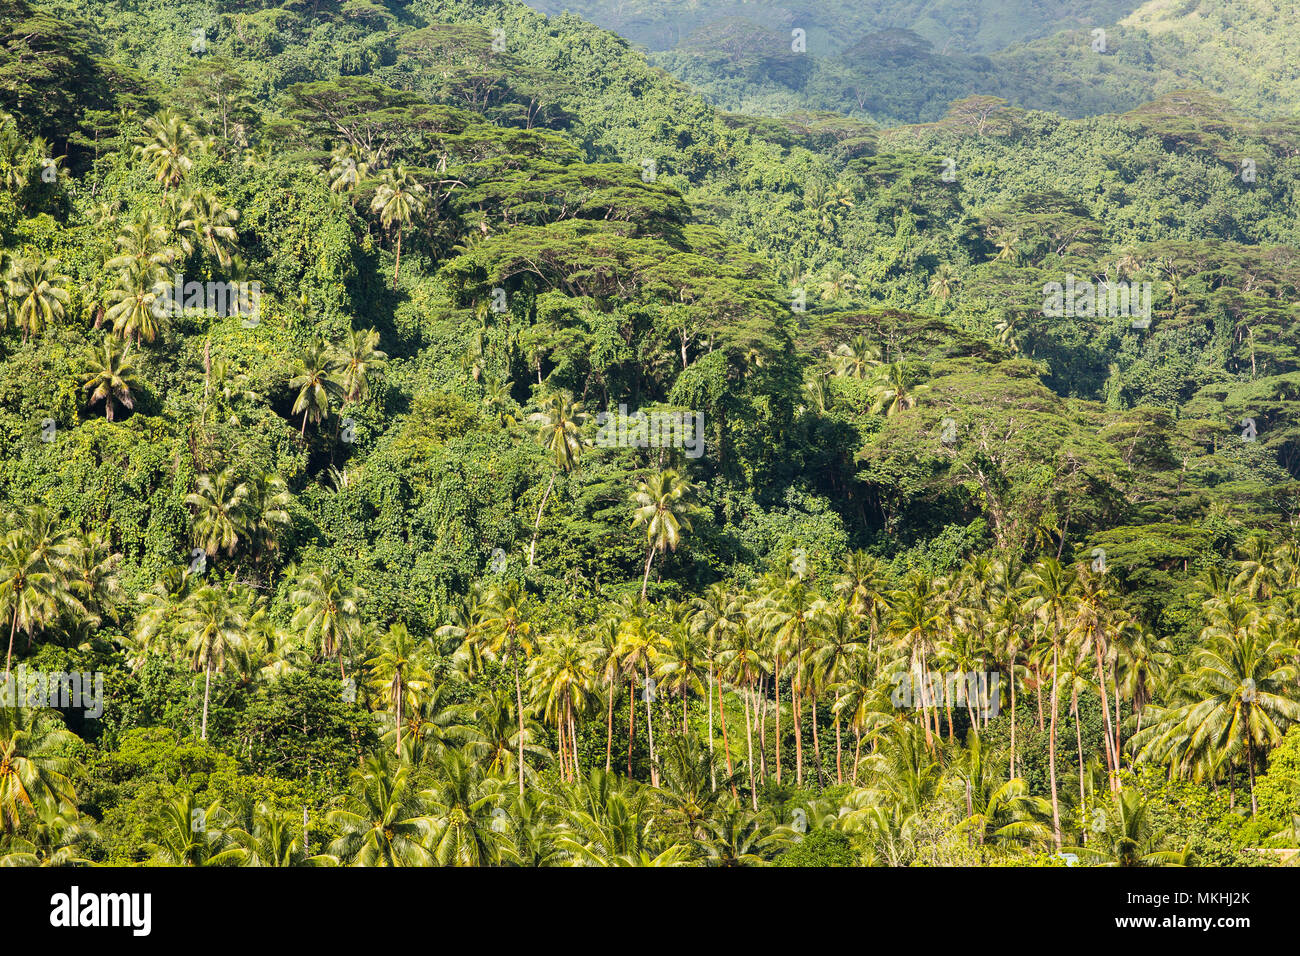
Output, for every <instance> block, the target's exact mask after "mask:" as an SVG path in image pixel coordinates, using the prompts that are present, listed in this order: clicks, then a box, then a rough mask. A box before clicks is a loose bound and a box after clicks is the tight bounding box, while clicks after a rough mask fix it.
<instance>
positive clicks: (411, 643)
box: [366, 623, 433, 756]
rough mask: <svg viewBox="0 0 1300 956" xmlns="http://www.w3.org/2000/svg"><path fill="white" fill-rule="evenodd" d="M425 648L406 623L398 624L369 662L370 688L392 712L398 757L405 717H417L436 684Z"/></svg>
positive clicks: (386, 635)
mask: <svg viewBox="0 0 1300 956" xmlns="http://www.w3.org/2000/svg"><path fill="white" fill-rule="evenodd" d="M424 646H425V645H424V644H423V643H421V644H416V642H415V639H414V638H412V637H411V632H410V631H408V630H407V629H406V625H405V624H401V623H397V624H394V625H393V626H392V627H390V628H389V629H388V630H387V631H385V632H384V635H383V637H381V638H380V639H379V647H378V653H376V654H375V656H374V657H372V658H370V660H368V661H366V666H367V667H368V668H370V683H371V685H372V686H373V687H374V689H375V692H376V694H377V695H378V696H379V697H380V699H382V700H384V701H385V702H386V703H387V704H388V706H389V707H390V708H391V710H392V714H393V726H394V727H395V728H396V731H397V733H396V737H397V744H396V746H397V754H398V756H401V753H402V726H403V720H404V715H406V714H418V711H419V707H420V695H421V694H423V693H424V692H425V691H426V690H428V689H429V685H430V684H431V683H432V681H433V675H431V674H430V673H429V672H428V670H427V669H426V668H425V666H424V663H423V660H422V657H423V655H422V654H421V653H420V651H421V650H422V649H423V647H424Z"/></svg>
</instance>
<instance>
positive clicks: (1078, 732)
mask: <svg viewBox="0 0 1300 956" xmlns="http://www.w3.org/2000/svg"><path fill="white" fill-rule="evenodd" d="M1082 722H1083V715H1082V714H1080V713H1079V691H1078V688H1075V691H1074V743H1075V746H1076V747H1078V748H1079V806H1083V728H1082V726H1081V724H1082Z"/></svg>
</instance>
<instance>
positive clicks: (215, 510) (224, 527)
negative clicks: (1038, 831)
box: [185, 468, 250, 557]
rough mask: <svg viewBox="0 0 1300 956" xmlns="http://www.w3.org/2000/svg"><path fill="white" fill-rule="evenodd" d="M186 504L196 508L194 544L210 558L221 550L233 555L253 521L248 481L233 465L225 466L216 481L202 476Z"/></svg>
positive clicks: (197, 480) (195, 483) (187, 498)
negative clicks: (249, 504) (249, 510)
mask: <svg viewBox="0 0 1300 956" xmlns="http://www.w3.org/2000/svg"><path fill="white" fill-rule="evenodd" d="M185 503H186V504H187V505H189V506H190V507H191V508H193V509H194V543H195V544H198V545H201V546H202V547H203V550H204V551H206V552H207V554H208V556H209V557H215V556H216V555H217V553H218V552H219V551H225V552H226V554H227V555H233V554H234V553H235V548H237V547H238V546H239V543H240V541H241V540H242V539H243V537H244V535H246V534H247V533H248V530H249V524H250V520H249V519H250V515H249V513H248V484H247V483H246V482H243V481H240V480H239V478H238V477H237V476H236V475H235V470H234V468H225V469H222V471H221V472H220V473H218V475H217V477H216V479H215V480H214V479H213V477H212V476H211V475H199V477H198V478H197V479H196V480H195V482H194V491H192V492H191V493H190V494H188V495H186V496H185Z"/></svg>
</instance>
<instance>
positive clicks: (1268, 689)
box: [1133, 596, 1300, 813]
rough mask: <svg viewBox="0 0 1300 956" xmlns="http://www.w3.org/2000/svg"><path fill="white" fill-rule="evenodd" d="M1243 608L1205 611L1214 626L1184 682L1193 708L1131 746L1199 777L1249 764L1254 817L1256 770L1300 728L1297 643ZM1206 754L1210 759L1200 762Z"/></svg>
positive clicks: (1238, 603) (1238, 602)
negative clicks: (1240, 760)
mask: <svg viewBox="0 0 1300 956" xmlns="http://www.w3.org/2000/svg"><path fill="white" fill-rule="evenodd" d="M1207 603H1209V602H1207ZM1243 605H1245V599H1244V598H1242V597H1240V596H1234V597H1233V598H1231V599H1230V600H1229V602H1228V603H1226V604H1225V605H1223V606H1221V607H1215V606H1210V607H1209V608H1208V609H1207V610H1208V611H1209V615H1210V623H1209V625H1207V627H1206V628H1205V629H1204V630H1203V631H1202V633H1201V641H1202V643H1201V645H1200V646H1198V647H1197V648H1196V650H1195V651H1194V652H1193V655H1192V662H1191V663H1192V666H1191V668H1190V669H1189V671H1188V672H1187V673H1186V674H1185V675H1184V677H1183V678H1182V680H1181V681H1180V685H1181V690H1182V691H1183V693H1185V694H1186V695H1187V697H1188V698H1190V703H1188V704H1185V705H1183V706H1180V707H1175V708H1172V709H1171V710H1170V711H1168V712H1167V714H1166V715H1165V718H1164V720H1162V721H1161V722H1160V723H1159V724H1157V725H1154V726H1153V727H1151V728H1149V729H1148V730H1147V731H1144V732H1143V734H1140V735H1137V736H1135V737H1134V738H1133V742H1134V745H1135V746H1138V747H1141V748H1142V749H1141V752H1140V754H1139V759H1157V760H1168V761H1170V762H1173V763H1176V764H1181V765H1183V766H1188V765H1191V766H1195V767H1196V768H1197V769H1195V770H1194V771H1193V775H1194V776H1200V775H1202V772H1203V771H1202V769H1201V768H1203V767H1206V766H1210V767H1221V766H1224V765H1227V766H1229V767H1231V765H1232V763H1233V762H1234V761H1235V760H1237V759H1238V758H1241V757H1244V760H1245V764H1246V768H1247V771H1248V774H1249V779H1250V802H1251V812H1252V813H1254V812H1257V809H1258V806H1257V803H1256V799H1255V765H1256V764H1257V763H1258V762H1259V761H1260V760H1261V759H1262V758H1263V757H1264V755H1265V754H1267V752H1268V750H1269V749H1270V748H1271V747H1274V746H1276V745H1277V744H1278V743H1280V742H1281V739H1282V735H1283V734H1284V733H1285V732H1286V728H1287V727H1288V726H1289V725H1290V724H1292V723H1295V722H1296V721H1300V702H1297V701H1296V700H1295V699H1294V687H1295V681H1296V677H1297V673H1298V672H1297V668H1296V665H1295V663H1294V662H1295V659H1296V657H1297V651H1296V649H1295V646H1294V643H1293V642H1292V641H1290V640H1287V639H1286V638H1285V637H1284V636H1283V634H1282V633H1281V629H1280V628H1278V627H1276V626H1270V622H1269V621H1268V620H1267V619H1263V618H1261V616H1260V615H1259V613H1258V612H1257V611H1256V610H1255V609H1254V608H1253V607H1248V606H1246V607H1243ZM1272 623H1273V624H1274V625H1276V622H1272ZM1203 755H1208V757H1209V758H1210V759H1209V760H1208V761H1204V760H1198V759H1197V758H1198V757H1201V756H1203Z"/></svg>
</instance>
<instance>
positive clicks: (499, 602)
mask: <svg viewBox="0 0 1300 956" xmlns="http://www.w3.org/2000/svg"><path fill="white" fill-rule="evenodd" d="M482 614H483V617H482V620H481V621H480V623H479V627H478V629H477V633H476V637H477V638H478V640H479V642H480V644H481V646H482V648H483V650H484V651H485V652H487V653H489V654H491V655H493V656H494V657H496V658H497V659H498V660H500V661H501V662H502V663H503V664H504V665H505V666H506V667H509V668H510V669H511V671H513V673H514V678H515V712H516V714H517V716H518V722H519V742H518V744H519V761H518V766H517V774H518V777H519V793H520V794H523V792H524V691H523V683H522V681H521V679H520V662H521V660H522V659H526V658H527V657H528V656H529V655H530V654H532V652H533V643H532V639H531V635H532V630H533V625H532V621H531V617H532V608H531V605H530V602H529V600H528V595H527V594H526V593H525V592H524V590H523V589H522V588H521V587H520V586H519V582H518V581H506V582H503V583H501V584H498V585H496V586H495V587H493V588H492V590H490V591H489V592H488V594H487V599H486V600H485V601H484V602H483V609H482Z"/></svg>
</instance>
